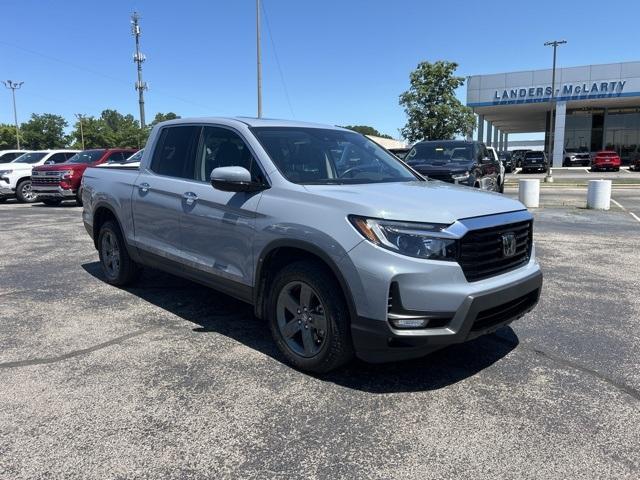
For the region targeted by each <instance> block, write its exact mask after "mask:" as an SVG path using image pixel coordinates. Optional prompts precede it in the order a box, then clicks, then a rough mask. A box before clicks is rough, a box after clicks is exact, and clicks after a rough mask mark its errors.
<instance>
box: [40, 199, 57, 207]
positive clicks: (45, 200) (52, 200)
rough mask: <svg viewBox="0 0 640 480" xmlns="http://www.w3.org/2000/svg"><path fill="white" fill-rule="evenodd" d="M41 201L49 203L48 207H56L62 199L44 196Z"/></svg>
mask: <svg viewBox="0 0 640 480" xmlns="http://www.w3.org/2000/svg"><path fill="white" fill-rule="evenodd" d="M42 203H44V204H45V205H49V206H50V207H57V206H58V205H60V204H61V203H62V200H60V199H59V198H45V199H44V200H42Z"/></svg>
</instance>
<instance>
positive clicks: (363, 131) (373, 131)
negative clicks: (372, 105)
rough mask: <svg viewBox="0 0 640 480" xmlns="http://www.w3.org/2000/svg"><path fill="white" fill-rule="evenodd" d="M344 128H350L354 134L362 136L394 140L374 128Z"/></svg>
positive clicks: (351, 126) (362, 126)
mask: <svg viewBox="0 0 640 480" xmlns="http://www.w3.org/2000/svg"><path fill="white" fill-rule="evenodd" d="M342 128H348V129H349V130H353V131H354V132H358V133H361V134H362V135H372V136H374V137H381V138H392V137H391V135H387V134H385V133H380V132H379V131H378V130H376V129H375V128H373V127H370V126H369V125H346V126H344V127H342Z"/></svg>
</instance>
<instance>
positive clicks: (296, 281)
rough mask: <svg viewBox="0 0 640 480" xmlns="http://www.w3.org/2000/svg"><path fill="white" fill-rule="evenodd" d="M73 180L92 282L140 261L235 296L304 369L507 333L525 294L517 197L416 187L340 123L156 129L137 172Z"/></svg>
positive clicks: (406, 171) (525, 304)
mask: <svg viewBox="0 0 640 480" xmlns="http://www.w3.org/2000/svg"><path fill="white" fill-rule="evenodd" d="M83 182H84V190H83V196H84V197H83V199H84V211H83V219H84V223H85V227H86V229H87V231H88V233H89V234H90V235H91V236H92V237H93V240H94V243H95V246H96V249H97V250H98V252H99V255H100V261H101V263H102V267H103V271H104V277H105V279H106V280H107V281H108V282H110V283H112V284H114V285H125V284H127V283H129V282H132V281H134V280H135V278H136V276H137V274H138V273H139V271H140V267H141V266H143V265H150V266H153V267H156V268H159V269H162V270H165V271H168V272H171V273H173V274H175V275H179V276H182V277H185V278H188V279H191V280H193V281H196V282H200V283H203V284H205V285H209V286H211V287H213V288H216V289H218V290H220V291H222V292H225V293H227V294H229V295H231V296H234V297H236V298H239V299H241V300H243V301H245V302H247V303H250V304H252V305H253V306H254V311H255V315H256V316H257V317H259V318H263V319H265V320H266V321H267V322H268V324H269V326H270V329H271V333H272V335H273V338H274V340H275V342H276V344H277V346H278V348H279V349H280V351H281V352H282V355H283V357H284V358H286V359H287V360H288V361H289V362H290V363H291V364H292V365H294V366H295V367H297V368H300V369H303V370H307V371H312V372H327V371H330V370H332V369H335V368H337V367H339V366H341V365H344V364H346V363H347V362H349V361H350V360H351V359H352V358H353V357H354V356H357V357H359V358H361V359H364V360H366V361H370V362H383V361H390V360H399V359H406V358H412V357H418V356H422V355H425V354H427V353H429V352H432V351H434V350H436V349H439V348H442V347H444V346H446V345H450V344H453V343H459V342H464V341H467V340H470V339H473V338H476V337H478V336H479V335H483V334H486V333H489V332H492V331H494V330H496V329H497V328H500V327H501V326H504V325H506V324H508V323H510V322H511V321H513V320H515V319H516V318H519V317H521V316H523V315H524V314H525V313H527V312H528V311H530V310H531V309H532V308H533V307H534V306H535V305H536V303H537V301H538V298H539V295H540V290H541V285H542V274H541V272H540V267H539V266H538V263H537V262H536V260H535V249H534V246H533V241H532V240H533V219H532V216H531V214H530V213H529V212H528V211H527V210H526V209H525V208H524V206H523V205H522V204H521V203H519V202H517V201H515V200H512V199H509V198H506V197H504V196H502V195H500V194H497V193H489V192H484V191H479V190H476V189H473V188H470V187H462V186H456V185H451V184H446V183H443V182H439V181H427V180H425V179H424V178H423V177H421V176H420V175H419V174H417V173H416V172H415V171H413V170H411V168H409V167H408V166H407V165H406V164H404V163H403V162H402V161H400V160H399V159H397V158H396V157H395V156H393V155H391V154H389V153H388V152H387V151H385V150H384V149H382V148H380V147H379V146H378V145H376V144H375V143H374V142H372V141H370V140H369V139H367V138H366V137H365V136H363V135H360V134H358V133H355V132H353V131H350V130H346V129H342V128H337V127H331V126H323V125H316V124H308V123H301V122H287V121H280V120H277V121H276V120H265V119H255V118H231V119H229V118H207V119H180V120H172V121H169V122H164V123H161V124H159V125H157V126H156V127H154V129H153V131H152V133H151V136H150V138H149V141H148V142H147V145H146V147H145V150H144V154H143V155H142V158H141V162H140V167H139V168H138V169H135V168H134V169H132V168H118V167H117V166H114V167H113V168H89V169H87V171H86V173H85V175H84V177H83Z"/></svg>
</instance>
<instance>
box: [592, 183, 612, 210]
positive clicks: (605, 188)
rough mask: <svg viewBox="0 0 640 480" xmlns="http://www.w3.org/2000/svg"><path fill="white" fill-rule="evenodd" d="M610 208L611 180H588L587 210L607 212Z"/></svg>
mask: <svg viewBox="0 0 640 480" xmlns="http://www.w3.org/2000/svg"><path fill="white" fill-rule="evenodd" d="M610 207H611V180H589V189H588V190H587V208H593V209H595V210H609V208H610Z"/></svg>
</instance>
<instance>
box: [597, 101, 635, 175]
mask: <svg viewBox="0 0 640 480" xmlns="http://www.w3.org/2000/svg"><path fill="white" fill-rule="evenodd" d="M604 135H605V136H604V140H605V142H604V143H605V149H607V150H615V151H616V152H618V155H620V158H621V159H622V163H624V164H628V163H629V160H631V159H632V158H634V157H635V156H636V154H637V152H638V145H640V111H638V109H616V110H613V109H610V110H609V111H608V112H607V118H606V121H605V134H604Z"/></svg>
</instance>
